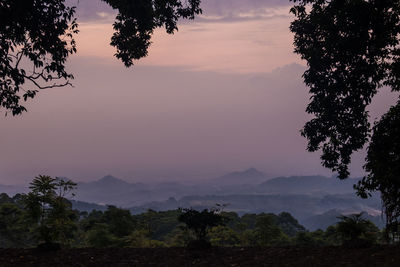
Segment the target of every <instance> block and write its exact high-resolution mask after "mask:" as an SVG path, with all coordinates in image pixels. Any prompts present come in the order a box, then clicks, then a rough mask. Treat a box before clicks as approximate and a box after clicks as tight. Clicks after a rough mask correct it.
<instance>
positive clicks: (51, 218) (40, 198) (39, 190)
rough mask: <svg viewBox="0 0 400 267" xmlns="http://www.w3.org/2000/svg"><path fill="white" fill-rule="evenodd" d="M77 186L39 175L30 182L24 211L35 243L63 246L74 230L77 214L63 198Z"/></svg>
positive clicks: (71, 236) (70, 182)
mask: <svg viewBox="0 0 400 267" xmlns="http://www.w3.org/2000/svg"><path fill="white" fill-rule="evenodd" d="M75 187H76V184H75V183H74V182H72V181H69V180H63V179H60V178H52V177H50V176H43V175H39V176H38V177H36V178H35V179H33V181H32V182H31V186H30V187H29V188H30V189H31V192H29V193H28V194H27V195H26V196H25V198H24V202H25V208H26V210H27V212H28V214H29V217H30V219H31V222H32V225H33V226H36V230H37V233H38V240H39V241H44V243H45V244H51V243H54V242H60V243H62V244H66V243H67V242H68V241H69V240H71V239H72V238H73V232H74V231H75V230H76V223H75V221H76V220H77V219H78V218H77V214H76V213H75V212H74V211H73V210H72V207H71V203H70V202H69V201H68V200H67V199H66V198H65V197H66V196H67V195H68V194H69V193H71V191H72V190H73V189H75Z"/></svg>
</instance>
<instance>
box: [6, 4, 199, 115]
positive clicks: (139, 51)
mask: <svg viewBox="0 0 400 267" xmlns="http://www.w3.org/2000/svg"><path fill="white" fill-rule="evenodd" d="M102 1H104V2H106V3H107V4H109V5H110V6H111V7H112V8H113V9H115V10H117V11H118V14H117V16H116V19H115V22H114V24H113V27H114V30H115V32H114V35H113V36H112V39H111V45H112V46H114V47H116V49H117V52H116V54H115V56H116V57H117V58H118V59H120V60H122V62H123V63H124V64H125V66H127V67H129V66H132V65H133V61H134V60H137V59H140V58H142V57H144V56H146V55H147V51H148V48H149V46H150V44H151V36H152V34H153V32H154V30H155V29H156V28H160V27H165V28H166V31H167V33H170V34H171V33H174V31H175V30H177V21H178V20H179V19H181V18H185V19H194V16H195V15H196V14H199V13H201V9H200V7H199V5H200V0H186V1H181V0H135V1H130V0H102ZM77 33H78V24H77V21H76V18H75V7H68V6H66V5H65V0H40V1H39V0H0V107H3V108H4V109H5V111H6V115H7V112H11V114H12V115H19V114H21V113H22V112H24V111H26V108H25V107H24V106H23V105H22V103H21V102H22V99H23V100H24V101H27V99H29V98H34V97H35V95H36V94H37V92H38V90H40V89H48V88H53V87H63V86H67V85H71V82H70V80H71V79H73V78H74V77H73V75H72V74H71V73H69V72H67V70H66V68H65V63H66V61H67V59H68V57H69V56H70V55H71V54H73V53H75V52H76V43H75V40H74V35H75V34H77ZM21 98H22V99H21Z"/></svg>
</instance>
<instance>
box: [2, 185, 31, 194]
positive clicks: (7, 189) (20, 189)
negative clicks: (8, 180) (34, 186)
mask: <svg viewBox="0 0 400 267" xmlns="http://www.w3.org/2000/svg"><path fill="white" fill-rule="evenodd" d="M27 192H29V188H28V186H19V185H2V184H0V193H6V194H7V195H9V196H14V195H16V194H18V193H27Z"/></svg>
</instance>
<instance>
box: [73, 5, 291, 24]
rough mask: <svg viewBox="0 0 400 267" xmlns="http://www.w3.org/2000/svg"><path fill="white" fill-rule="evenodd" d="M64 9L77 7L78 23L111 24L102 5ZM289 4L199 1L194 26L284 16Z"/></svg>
mask: <svg viewBox="0 0 400 267" xmlns="http://www.w3.org/2000/svg"><path fill="white" fill-rule="evenodd" d="M66 3H67V5H69V6H76V7H77V16H78V19H79V21H81V22H88V21H92V22H100V21H103V22H112V21H113V19H114V18H115V15H116V11H115V10H113V9H112V8H111V7H110V6H109V5H108V4H106V3H105V2H103V1H99V0H97V1H93V0H67V1H66ZM290 5H291V2H289V1H282V0H203V1H202V3H201V7H202V9H203V15H201V16H199V17H198V18H197V19H196V22H216V21H219V22H225V23H229V22H235V21H245V20H255V19H268V18H271V17H276V16H287V15H288V12H287V8H286V9H284V11H283V9H282V8H285V7H288V6H290Z"/></svg>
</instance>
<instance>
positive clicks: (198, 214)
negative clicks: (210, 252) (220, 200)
mask: <svg viewBox="0 0 400 267" xmlns="http://www.w3.org/2000/svg"><path fill="white" fill-rule="evenodd" d="M178 221H180V222H183V223H185V224H186V227H187V228H188V229H190V230H192V231H193V232H194V234H195V236H196V240H194V241H193V242H191V243H189V247H192V248H209V247H211V245H210V243H209V241H208V239H207V233H208V232H209V231H210V230H211V228H213V227H216V226H220V225H225V218H224V217H223V216H222V215H221V214H220V210H218V209H211V210H208V209H204V210H203V211H197V210H195V209H183V210H182V214H180V215H179V217H178Z"/></svg>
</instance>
